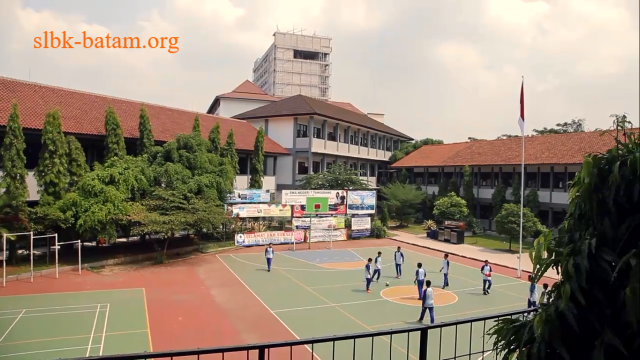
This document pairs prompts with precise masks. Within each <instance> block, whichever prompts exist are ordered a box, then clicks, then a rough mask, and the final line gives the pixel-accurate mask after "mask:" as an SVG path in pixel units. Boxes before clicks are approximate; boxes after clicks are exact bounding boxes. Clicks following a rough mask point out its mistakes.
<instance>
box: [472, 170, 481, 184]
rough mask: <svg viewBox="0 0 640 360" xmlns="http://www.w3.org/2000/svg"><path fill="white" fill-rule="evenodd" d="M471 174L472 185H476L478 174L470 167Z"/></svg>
mask: <svg viewBox="0 0 640 360" xmlns="http://www.w3.org/2000/svg"><path fill="white" fill-rule="evenodd" d="M471 176H472V177H473V186H478V179H480V174H478V172H477V171H474V170H473V169H471Z"/></svg>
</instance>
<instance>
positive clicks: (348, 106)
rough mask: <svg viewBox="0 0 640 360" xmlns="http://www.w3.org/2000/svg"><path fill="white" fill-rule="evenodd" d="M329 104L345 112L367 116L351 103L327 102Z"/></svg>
mask: <svg viewBox="0 0 640 360" xmlns="http://www.w3.org/2000/svg"><path fill="white" fill-rule="evenodd" d="M327 102H328V103H329V104H332V105H335V106H339V107H341V108H343V109H347V110H351V111H353V112H354V113H358V114H362V115H367V114H365V113H364V112H362V111H361V110H360V109H358V108H357V107H355V106H354V105H353V104H352V103H348V102H344V101H331V100H329V101H327Z"/></svg>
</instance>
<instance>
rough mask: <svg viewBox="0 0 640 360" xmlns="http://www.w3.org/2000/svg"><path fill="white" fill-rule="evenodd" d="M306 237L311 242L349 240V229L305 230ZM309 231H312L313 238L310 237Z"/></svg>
mask: <svg viewBox="0 0 640 360" xmlns="http://www.w3.org/2000/svg"><path fill="white" fill-rule="evenodd" d="M304 232H305V239H307V241H310V242H322V241H341V240H347V229H335V230H313V229H311V230H305V231H304ZM309 233H311V239H309Z"/></svg>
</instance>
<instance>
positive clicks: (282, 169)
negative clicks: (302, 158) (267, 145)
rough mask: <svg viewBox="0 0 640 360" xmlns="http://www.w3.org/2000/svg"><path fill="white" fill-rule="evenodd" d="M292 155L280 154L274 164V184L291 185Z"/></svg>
mask: <svg viewBox="0 0 640 360" xmlns="http://www.w3.org/2000/svg"><path fill="white" fill-rule="evenodd" d="M292 171H293V156H281V157H279V158H278V163H277V165H276V184H287V185H291V176H292Z"/></svg>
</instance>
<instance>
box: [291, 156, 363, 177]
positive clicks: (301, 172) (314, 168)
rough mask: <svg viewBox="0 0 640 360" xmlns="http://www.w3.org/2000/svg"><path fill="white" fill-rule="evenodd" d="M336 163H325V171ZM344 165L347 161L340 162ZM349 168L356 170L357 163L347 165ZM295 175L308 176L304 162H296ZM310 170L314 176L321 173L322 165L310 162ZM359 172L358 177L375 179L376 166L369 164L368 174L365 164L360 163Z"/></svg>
mask: <svg viewBox="0 0 640 360" xmlns="http://www.w3.org/2000/svg"><path fill="white" fill-rule="evenodd" d="M335 163H336V161H335V160H333V161H327V170H328V169H330V168H331V166H333V165H334V164H335ZM342 163H343V164H344V165H347V163H348V162H347V161H343V162H342ZM348 165H349V168H350V169H352V170H353V169H358V163H356V162H352V163H349V164H348ZM297 168H298V169H297V174H298V175H307V174H309V165H307V163H306V162H305V161H298V166H297ZM311 170H312V171H313V173H314V174H317V173H319V172H321V171H322V165H321V162H320V161H312V162H311ZM358 170H360V176H369V177H375V176H376V166H375V165H374V164H369V165H368V172H367V164H365V163H360V166H359V169H358Z"/></svg>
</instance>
